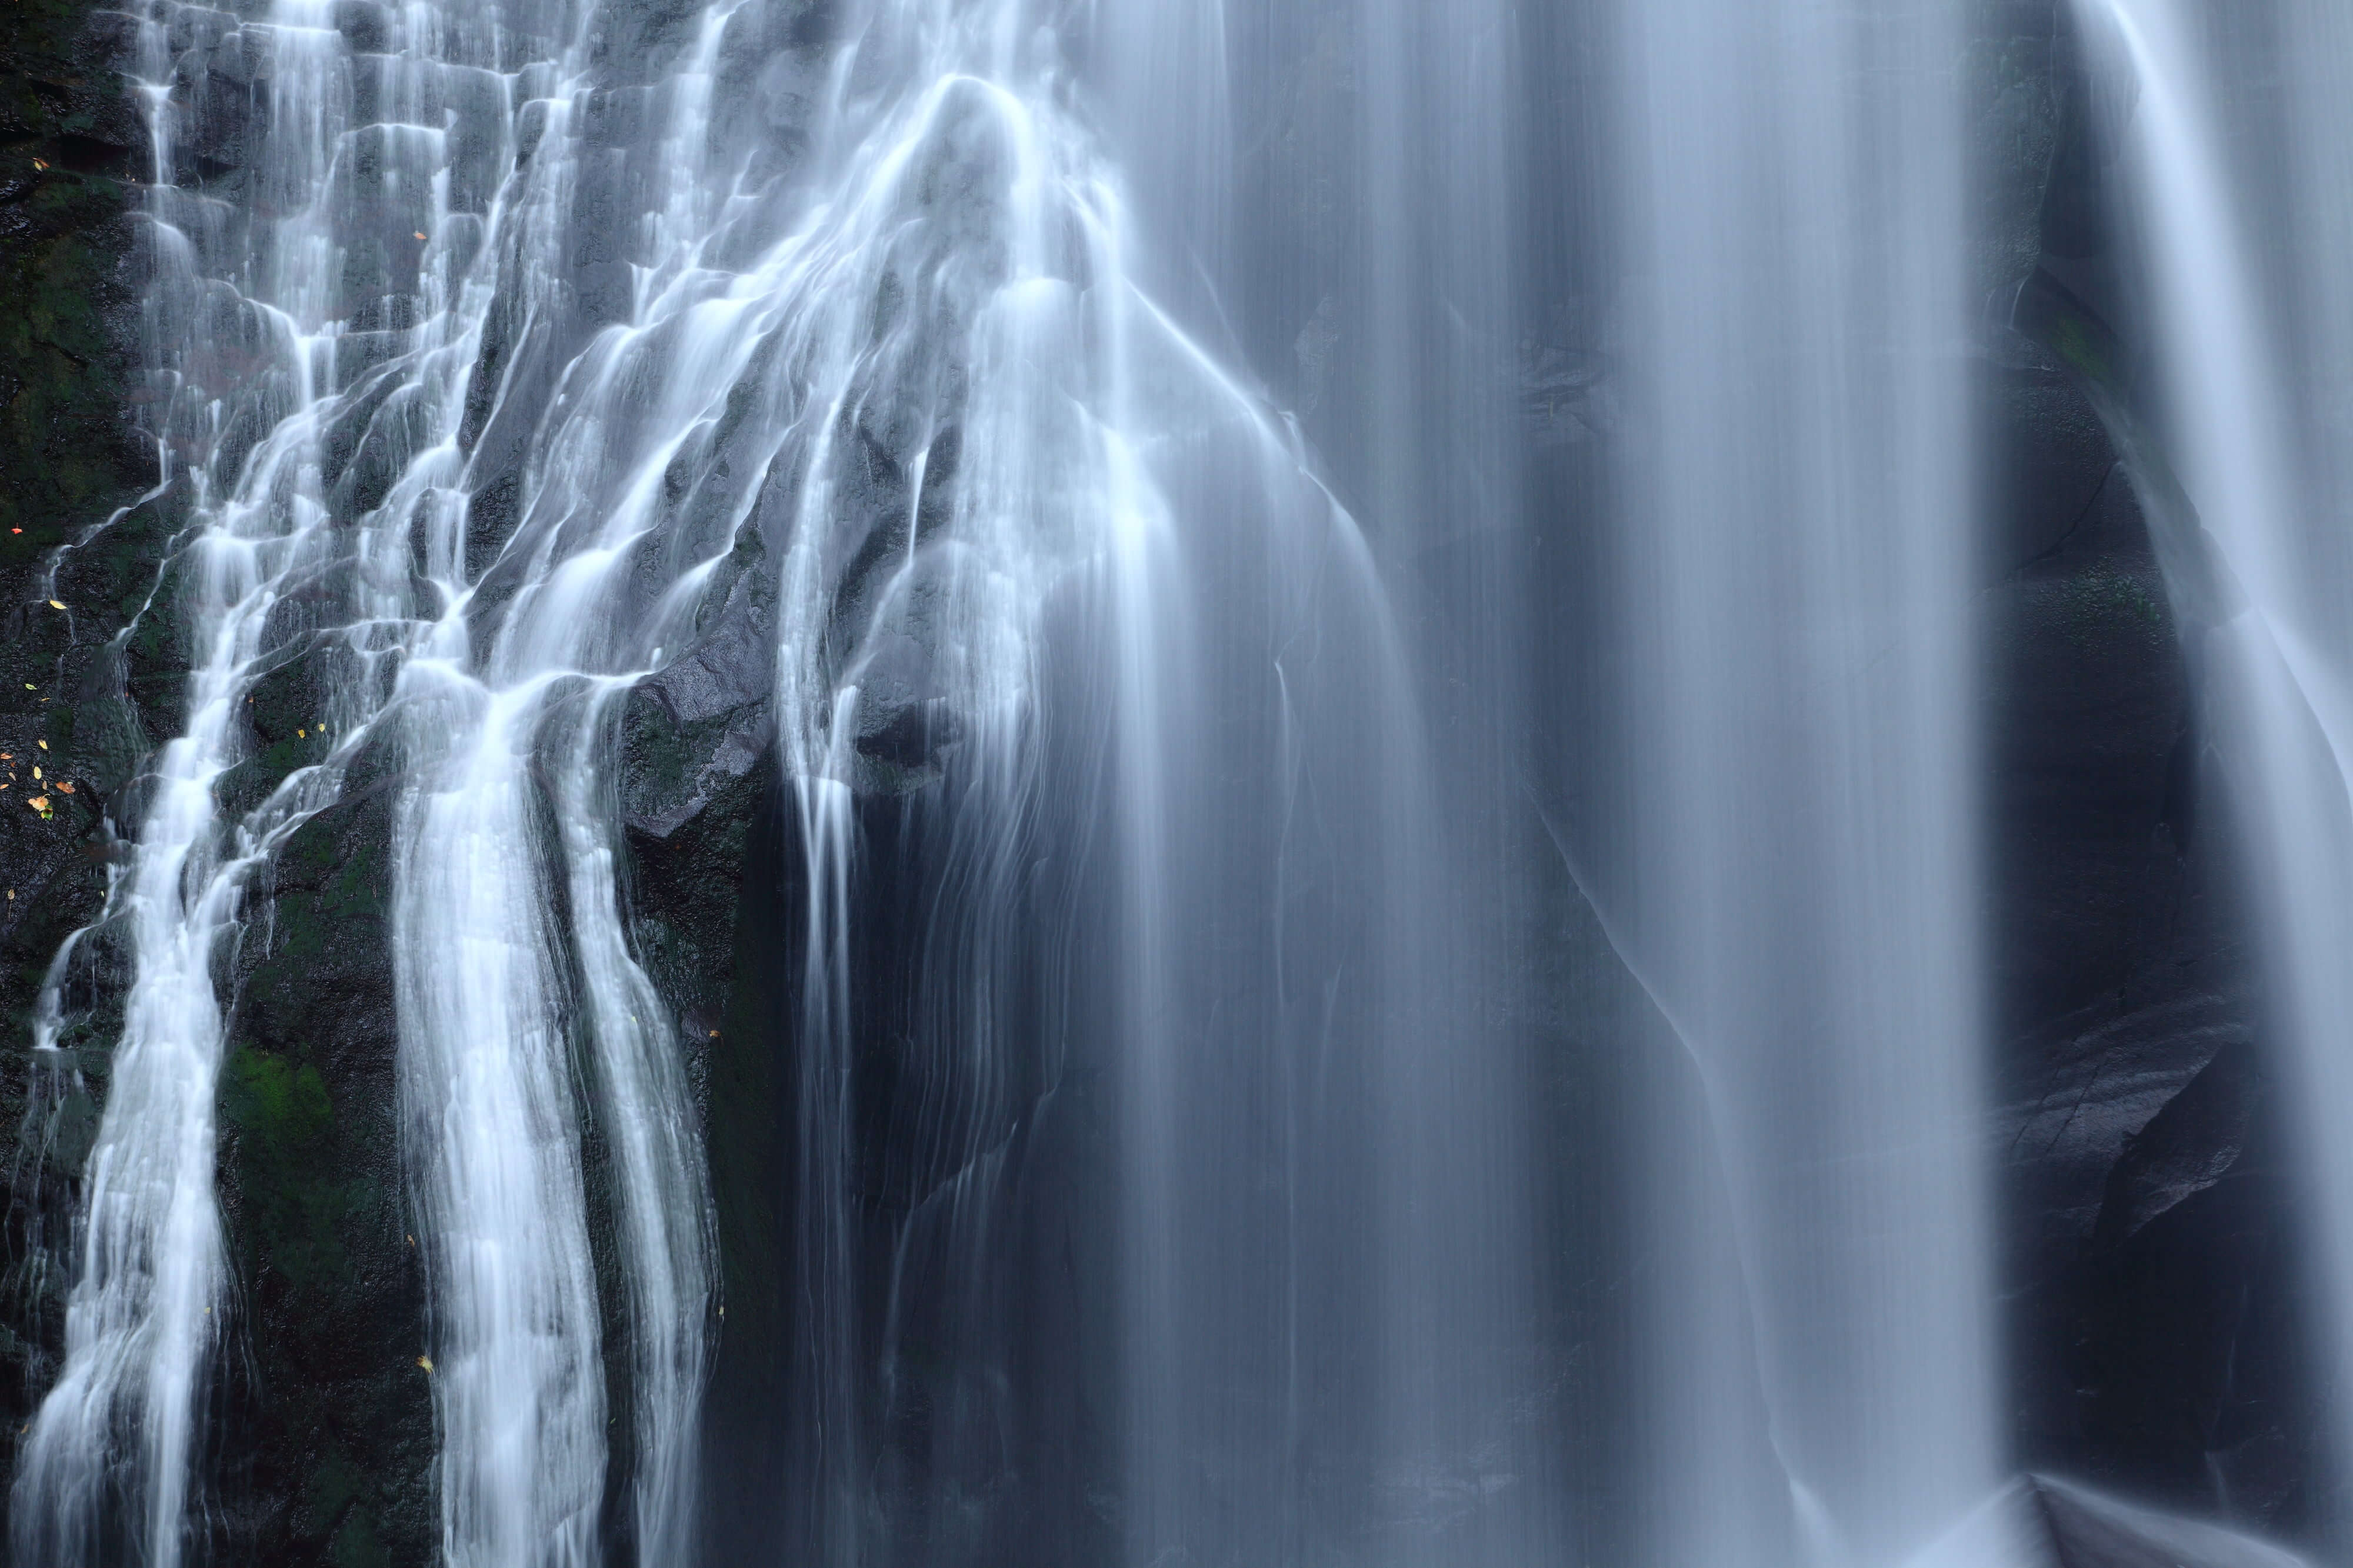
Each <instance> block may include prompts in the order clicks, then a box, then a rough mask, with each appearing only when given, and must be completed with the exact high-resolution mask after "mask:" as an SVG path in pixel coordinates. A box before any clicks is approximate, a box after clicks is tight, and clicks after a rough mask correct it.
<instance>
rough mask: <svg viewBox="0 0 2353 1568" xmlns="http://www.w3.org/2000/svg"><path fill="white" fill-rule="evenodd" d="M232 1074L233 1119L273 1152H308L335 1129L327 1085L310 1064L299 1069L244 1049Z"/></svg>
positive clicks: (231, 1065)
mask: <svg viewBox="0 0 2353 1568" xmlns="http://www.w3.org/2000/svg"><path fill="white" fill-rule="evenodd" d="M229 1071H230V1074H231V1076H232V1078H233V1079H234V1080H235V1084H236V1090H237V1110H236V1111H235V1112H234V1113H233V1115H234V1119H235V1120H236V1121H237V1124H238V1125H239V1126H241V1127H243V1128H245V1129H246V1130H247V1131H251V1132H254V1133H257V1134H259V1136H260V1137H261V1138H262V1139H263V1140H264V1141H265V1142H268V1143H269V1146H270V1148H271V1150H272V1151H273V1152H277V1153H280V1154H281V1155H283V1154H290V1153H292V1152H295V1151H298V1150H301V1149H305V1148H308V1147H310V1146H311V1145H312V1144H315V1143H316V1142H318V1141H319V1140H320V1139H321V1138H322V1137H323V1136H325V1134H326V1133H327V1131H329V1129H331V1128H332V1127H333V1125H334V1121H335V1108H334V1105H333V1103H332V1101H331V1100H328V1098H327V1080H326V1079H323V1078H321V1077H320V1076H319V1069H318V1068H314V1067H312V1066H311V1065H310V1064H309V1063H307V1062H305V1063H303V1064H302V1065H301V1066H300V1067H296V1066H293V1065H292V1064H290V1063H289V1062H288V1061H287V1060H286V1058H283V1057H273V1056H269V1055H267V1054H265V1053H263V1052H260V1051H257V1050H254V1049H252V1048H251V1047H242V1046H241V1047H238V1048H237V1056H236V1057H235V1058H233V1059H232V1060H231V1062H230V1063H229Z"/></svg>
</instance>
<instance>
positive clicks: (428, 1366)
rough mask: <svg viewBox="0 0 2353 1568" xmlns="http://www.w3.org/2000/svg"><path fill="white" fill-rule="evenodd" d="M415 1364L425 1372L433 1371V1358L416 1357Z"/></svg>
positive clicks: (427, 1356) (425, 1356)
mask: <svg viewBox="0 0 2353 1568" xmlns="http://www.w3.org/2000/svg"><path fill="white" fill-rule="evenodd" d="M417 1365H419V1366H421V1367H423V1368H424V1369H425V1370H426V1371H427V1372H431V1371H432V1370H433V1358H432V1357H431V1356H429V1355H421V1356H418V1357H417Z"/></svg>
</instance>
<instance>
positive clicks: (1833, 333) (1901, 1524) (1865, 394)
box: [1619, 0, 2002, 1564]
mask: <svg viewBox="0 0 2353 1568" xmlns="http://www.w3.org/2000/svg"><path fill="white" fill-rule="evenodd" d="M1621 16H1622V25H1623V26H1624V28H1625V29H1626V35H1627V37H1628V53H1627V55H1626V57H1625V59H1624V71H1625V92H1626V94H1627V97H1626V99H1625V100H1623V101H1624V103H1625V105H1626V108H1625V114H1626V119H1627V128H1628V132H1629V136H1628V141H1627V145H1628V146H1629V148H1630V152H1629V153H1628V154H1627V157H1626V163H1625V166H1624V168H1623V169H1622V171H1621V176H1620V190H1619V204H1620V211H1621V212H1622V213H1623V215H1624V218H1623V222H1624V225H1625V244H1626V247H1627V249H1626V252H1625V265H1626V268H1627V272H1628V276H1629V278H1630V279H1631V281H1630V286H1629V298H1628V309H1627V321H1626V331H1625V333H1624V342H1625V352H1626V353H1627V355H1628V357H1629V359H1630V362H1631V364H1632V367H1633V377H1634V379H1635V381H1636V384H1637V385H1638V386H1639V387H1640V389H1641V390H1640V393H1639V394H1638V403H1639V404H1640V405H1641V408H1642V415H1641V424H1640V428H1641V430H1642V437H1641V439H1640V440H1638V441H1633V442H1630V443H1629V449H1628V450H1627V452H1626V453H1625V454H1624V457H1623V459H1622V460H1623V462H1624V464H1625V467H1624V468H1623V470H1622V473H1623V476H1624V479H1625V480H1626V483H1627V487H1628V493H1629V494H1630V497H1631V498H1632V499H1631V500H1630V505H1629V508H1628V511H1627V521H1626V523H1625V527H1626V529H1627V530H1628V533H1627V534H1626V536H1625V538H1624V539H1623V541H1622V542H1621V546H1620V548H1621V550H1622V552H1623V558H1624V562H1625V565H1624V567H1623V571H1624V576H1623V577H1622V578H1621V579H1620V584H1621V586H1620V595H1621V614H1622V615H1623V616H1625V621H1624V627H1623V631H1622V633H1621V636H1623V637H1625V638H1626V639H1627V647H1628V648H1629V653H1630V669H1631V676H1632V679H1631V682H1630V689H1629V690H1628V693H1627V696H1626V699H1625V700H1626V702H1627V703H1628V708H1629V711H1628V714H1627V717H1626V720H1625V722H1626V724H1627V726H1628V732H1629V735H1630V742H1631V750H1630V756H1629V759H1628V763H1627V772H1626V775H1625V785H1624V787H1625V789H1626V791H1627V793H1626V795H1625V797H1624V798H1625V799H1626V800H1627V802H1628V803H1629V805H1628V809H1629V811H1630V826H1631V830H1632V839H1631V842H1632V844H1633V846H1634V849H1633V856H1634V864H1635V865H1636V867H1637V868H1638V869H1637V871H1636V874H1635V878H1634V882H1633V889H1632V891H1631V893H1630V902H1631V909H1630V911H1629V912H1628V914H1625V915H1621V916H1620V925H1621V928H1622V929H1624V930H1626V931H1629V932H1630V933H1631V940H1632V941H1633V942H1634V944H1635V946H1636V948H1637V950H1638V952H1637V961H1638V963H1641V965H1642V967H1643V968H1644V970H1645V971H1646V972H1647V973H1651V974H1652V975H1654V976H1655V977H1656V982H1657V984H1658V985H1659V987H1660V990H1661V992H1662V997H1663V999H1664V1000H1665V1002H1666V1004H1667V1005H1668V1007H1669V1010H1670V1012H1671V1013H1672V1015H1673V1016H1675V1017H1676V1018H1677V1019H1678V1020H1679V1021H1680V1022H1681V1024H1682V1025H1683V1028H1684V1030H1685V1032H1686V1034H1687V1037H1688V1044H1689V1046H1690V1047H1691V1049H1692V1050H1693V1052H1694V1057H1695V1058H1696V1067H1697V1072H1696V1075H1695V1079H1694V1082H1693V1084H1692V1087H1691V1088H1690V1089H1688V1090H1686V1091H1683V1092H1686V1093H1688V1094H1689V1095H1690V1096H1692V1097H1693V1099H1694V1110H1692V1111H1691V1112H1689V1113H1688V1114H1687V1115H1683V1116H1680V1117H1679V1118H1678V1119H1677V1120H1676V1121H1662V1122H1661V1123H1660V1129H1661V1131H1660V1133H1659V1135H1658V1137H1657V1139H1656V1141H1655V1143H1656V1146H1657V1147H1658V1148H1659V1149H1660V1150H1661V1152H1662V1153H1661V1163H1660V1165H1659V1167H1658V1170H1657V1173H1656V1174H1655V1175H1654V1176H1653V1177H1652V1178H1651V1184H1652V1189H1653V1191H1654V1192H1657V1193H1659V1194H1671V1193H1672V1194H1683V1195H1685V1196H1688V1195H1689V1194H1694V1193H1698V1192H1702V1191H1704V1188H1705V1187H1706V1186H1707V1185H1708V1184H1707V1183H1704V1182H1698V1183H1694V1182H1693V1181H1692V1180H1691V1179H1690V1177H1689V1175H1688V1173H1687V1171H1686V1169H1685V1167H1689V1168H1698V1169H1704V1168H1706V1167H1707V1166H1709V1165H1711V1164H1715V1163H1719V1162H1720V1164H1721V1168H1722V1170H1723V1172H1724V1173H1725V1174H1724V1181H1725V1185H1726V1187H1727V1189H1728V1200H1729V1205H1730V1216H1731V1231H1732V1236H1731V1237H1730V1241H1729V1245H1730V1246H1731V1247H1734V1248H1735V1249H1736V1250H1735V1252H1734V1255H1733V1257H1732V1258H1730V1259H1727V1260H1725V1261H1723V1262H1714V1261H1711V1260H1709V1259H1708V1258H1706V1257H1705V1247H1704V1246H1702V1245H1699V1244H1700V1243H1702V1242H1703V1241H1704V1238H1705V1237H1706V1231H1705V1228H1704V1223H1705V1222H1704V1217H1703V1216H1704V1213H1705V1210H1706V1207H1707V1206H1708V1205H1704V1204H1692V1203H1689V1202H1685V1203H1683V1205H1681V1207H1680V1209H1679V1211H1676V1212H1668V1213H1662V1215H1658V1216H1656V1217H1655V1218H1654V1221H1653V1223H1657V1224H1661V1225H1663V1226H1667V1227H1668V1229H1667V1235H1668V1237H1669V1238H1670V1239H1669V1241H1668V1243H1667V1245H1669V1246H1670V1247H1675V1248H1677V1249H1679V1250H1681V1251H1683V1253H1684V1255H1685V1257H1686V1258H1687V1261H1686V1262H1685V1264H1684V1265H1683V1268H1685V1269H1687V1270H1689V1272H1687V1273H1685V1274H1683V1276H1681V1277H1680V1278H1679V1279H1677V1280H1676V1281H1674V1282H1672V1283H1669V1282H1665V1281H1662V1283H1661V1286H1660V1289H1661V1291H1662V1296H1661V1298H1660V1299H1659V1300H1658V1302H1657V1305H1656V1307H1655V1311H1656V1313H1657V1322H1656V1327H1655V1330H1654V1331H1653V1334H1652V1337H1651V1343H1650V1345H1649V1347H1648V1351H1647V1359H1646V1362H1645V1370H1644V1373H1643V1375H1644V1384H1643V1387H1644V1390H1645V1393H1644V1399H1645V1404H1646V1422H1647V1427H1648V1429H1647V1431H1646V1432H1645V1434H1644V1437H1643V1441H1644V1443H1645V1455H1646V1464H1647V1465H1648V1467H1649V1469H1650V1475H1649V1478H1648V1481H1647V1486H1648V1488H1649V1490H1648V1492H1647V1493H1646V1497H1645V1500H1644V1505H1645V1507H1646V1508H1647V1509H1648V1510H1651V1529H1650V1532H1649V1533H1650V1544H1649V1548H1648V1552H1649V1557H1650V1560H1651V1561H1655V1562H1659V1563H1686V1562H1707V1563H1723V1564H1734V1563H1757V1564H1765V1563H1788V1562H1791V1561H1798V1562H1807V1563H1863V1564H1872V1563H1888V1562H1892V1561H1897V1560H1899V1559H1900V1557H1901V1555H1902V1554H1903V1553H1904V1552H1907V1551H1910V1550H1913V1549H1915V1548H1916V1547H1917V1546H1919V1545H1920V1544H1921V1543H1923V1542H1926V1540H1927V1539H1928V1538H1929V1537H1931V1536H1932V1535H1933V1534H1935V1533H1936V1532H1937V1531H1940V1530H1941V1529H1942V1528H1943V1527H1944V1526H1946V1525H1947V1523H1949V1522H1951V1521H1954V1520H1956V1519H1957V1518H1958V1517H1959V1516H1960V1515H1961V1514H1962V1513H1963V1512H1964V1511H1965V1510H1967V1509H1968V1508H1970V1507H1971V1506H1973V1505H1975V1504H1976V1503H1977V1502H1978V1500H1981V1499H1982V1498H1984V1497H1985V1496H1987V1495H1988V1494H1989V1493H1990V1491H1991V1490H1992V1488H1993V1485H1994V1482H1995V1480H1996V1479H1997V1478H1998V1476H1999V1474H2000V1464H2001V1460H2002V1455H2001V1452H2000V1441H1999V1438H1998V1436H1997V1434H1998V1430H1999V1426H1998V1421H1997V1413H1996V1410H1995V1408H1994V1399H1993V1395H1992V1390H1993V1388H1994V1386H1995V1384H1996V1381H1997V1379H1996V1377H1995V1371H1996V1366H1995V1361H1994V1344H1993V1326H1992V1322H1991V1300H1992V1287H1991V1278H1990V1267H1991V1262H1990V1255H1989V1236H1988V1217H1987V1210H1986V1198H1985V1191H1984V1189H1985V1186H1986V1178H1985V1173H1984V1172H1983V1170H1982V1169H1981V1166H1982V1164H1983V1163H1984V1162H1983V1156H1982V1153H1981V1152H1980V1150H1979V1149H1978V1146H1977V1142H1976V1128H1977V1124H1978V1116H1979V1115H1980V1113H1981V1105H1982V1098H1981V1089H1980V1084H1979V1073H1980V1068H1979V1065H1978V1059H1979V1056H1980V1054H1981V1052H1982V1049H1983V1043H1984V1036H1983V1029H1982V1011H1981V1005H1980V1000H1979V997H1978V992H1977V987H1978V973H1979V967H1978V960H1977V946H1978V943H1977V933H1976V931H1975V930H1974V921H1975V920H1976V918H1977V917H1976V910H1977V908H1978V896H1977V891H1976V889H1977V883H1976V879H1975V874H1974V869H1973V868H1974V866H1975V863H1976V857H1975V854H1974V847H1973V846H1974V838H1975V826H1974V817H1973V813H1974V810H1975V802H1976V790H1975V788H1974V784H1973V782H1972V770H1973V767H1974V761H1973V758H1974V749H1973V746H1972V744H1971V731H1972V729H1973V724H1972V721H1971V719H1970V711H1971V709H1970V688H1971V679H1970V671H1971V669H1972V667H1973V658H1972V654H1971V651H1970V639H1969V637H1968V630H1967V623H1966V618H1965V616H1966V608H1967V599H1966V595H1965V589H1964V586H1963V585H1964V584H1966V582H1967V581H1968V574H1969V569H1970V563H1971V560H1972V556H1971V552H1970V549H1969V545H1968V524H1969V519H1970V516H1971V511H1970V508H1969V504H1968V496H1969V490H1970V486H1969V482H1968V479H1969V475H1968V464H1967V461H1966V457H1965V454H1966V452H1967V450H1968V421H1967V419H1966V417H1965V416H1964V406H1965V404H1964V397H1963V389H1964V385H1965V383H1964V380H1963V365H1962V361H1961V359H1960V351H1959V344H1960V342H1961V341H1962V334H1963V329H1964V322H1965V320H1966V318H1965V315H1964V300H1963V295H1964V287H1963V281H1962V277H1961V258H1962V257H1963V256H1964V254H1965V246H1964V243H1963V241H1964V231H1963V228H1962V211H1963V208H1962V199H1961V198H1962V192H1963V168H1962V157H1961V135H1960V118H1959V104H1958V98H1957V86H1956V83H1955V79H1954V77H1953V70H1954V62H1955V61H1956V60H1957V59H1958V58H1959V57H1960V52H1961V43H1960V38H1959V35H1958V29H1957V23H1956V21H1955V13H1954V11H1953V8H1952V7H1949V6H1945V5H1933V4H1930V5H1920V4H1910V3H1905V4H1897V5H1883V6H1877V7H1870V8H1865V9H1862V10H1856V9H1854V8H1852V7H1845V6H1840V5H1827V4H1816V3H1814V0H1790V3H1788V4H1777V5H1753V4H1747V3H1745V0H1725V3H1719V0H1665V3H1663V4H1646V5H1639V6H1632V7H1628V8H1625V9H1624V10H1623V12H1622V13H1621ZM1710 1245H1722V1243H1720V1242H1719V1243H1713V1244H1710ZM1670 1256H1672V1253H1671V1254H1670ZM1735 1282H1737V1288H1738V1289H1741V1290H1743V1291H1744V1292H1745V1297H1746V1300H1745V1308H1746V1310H1745V1312H1743V1311H1740V1310H1737V1308H1736V1307H1735V1308H1733V1310H1717V1308H1719V1307H1724V1306H1729V1305H1730V1304H1731V1302H1735V1301H1737V1300H1738V1298H1730V1299H1729V1300H1728V1299H1727V1297H1726V1295H1725V1291H1726V1289H1728V1288H1731V1287H1733V1286H1734V1283H1735ZM1744 1319H1745V1320H1746V1321H1743V1320H1744ZM1751 1369H1753V1370H1751ZM1752 1379H1753V1380H1754V1381H1753V1383H1752V1381H1751V1380H1752ZM1751 1387H1755V1388H1757V1389H1758V1390H1760V1391H1761V1396H1762V1404H1763V1409H1764V1412H1765V1419H1766V1423H1767V1428H1766V1431H1765V1433H1764V1445H1765V1446H1764V1447H1761V1448H1760V1447H1758V1445H1757V1439H1756V1438H1754V1437H1752V1436H1749V1435H1748V1432H1747V1422H1746V1417H1745V1415H1744V1414H1743V1412H1744V1407H1745V1405H1746V1403H1747V1402H1748V1400H1749V1399H1751V1398H1753V1397H1755V1395H1752V1394H1750V1393H1749V1392H1748V1390H1749V1389H1750V1388H1751ZM1776 1475H1778V1482H1779V1484H1778V1487H1770V1488H1769V1489H1768V1486H1767V1484H1764V1483H1763V1479H1764V1478H1767V1477H1773V1476H1776ZM1775 1490H1778V1491H1779V1492H1780V1494H1781V1495H1779V1496H1778V1497H1777V1496H1775V1495H1773V1492H1774V1491H1775Z"/></svg>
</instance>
